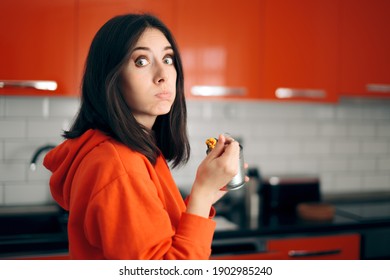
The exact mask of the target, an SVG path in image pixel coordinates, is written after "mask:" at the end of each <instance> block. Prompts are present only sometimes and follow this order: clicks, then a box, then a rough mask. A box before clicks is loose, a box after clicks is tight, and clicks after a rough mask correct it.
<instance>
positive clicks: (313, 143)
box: [303, 139, 331, 155]
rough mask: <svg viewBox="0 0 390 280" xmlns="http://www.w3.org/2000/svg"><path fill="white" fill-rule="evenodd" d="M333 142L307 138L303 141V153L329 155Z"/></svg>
mask: <svg viewBox="0 0 390 280" xmlns="http://www.w3.org/2000/svg"><path fill="white" fill-rule="evenodd" d="M330 151H331V144H330V142H329V141H324V140H317V139H314V140H305V141H303V153H304V154H308V155H329V154H330Z"/></svg>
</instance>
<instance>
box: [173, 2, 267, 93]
mask: <svg viewBox="0 0 390 280" xmlns="http://www.w3.org/2000/svg"><path fill="white" fill-rule="evenodd" d="M175 3H176V5H175V10H176V13H175V16H176V28H175V36H176V39H177V41H178V44H179V47H180V50H181V54H182V60H183V67H184V73H185V90H186V93H187V96H188V97H191V98H197V97H196V96H209V97H210V96H211V97H214V98H215V97H216V98H221V97H223V98H258V96H259V95H260V88H261V85H262V83H263V76H264V74H263V73H262V72H261V70H262V59H263V55H262V53H263V37H264V34H263V29H262V28H263V26H264V24H263V21H264V0H253V1H241V2H239V3H238V2H237V1H234V0H213V1H209V0H196V1H182V0H176V2H175Z"/></svg>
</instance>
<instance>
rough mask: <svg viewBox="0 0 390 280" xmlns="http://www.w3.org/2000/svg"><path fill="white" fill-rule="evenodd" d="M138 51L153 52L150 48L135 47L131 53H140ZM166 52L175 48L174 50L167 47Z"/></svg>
mask: <svg viewBox="0 0 390 280" xmlns="http://www.w3.org/2000/svg"><path fill="white" fill-rule="evenodd" d="M138 50H144V51H151V49H150V48H148V47H142V46H141V47H135V48H134V49H133V50H132V51H131V52H135V51H138ZM166 50H173V48H172V46H166V47H165V48H164V51H166Z"/></svg>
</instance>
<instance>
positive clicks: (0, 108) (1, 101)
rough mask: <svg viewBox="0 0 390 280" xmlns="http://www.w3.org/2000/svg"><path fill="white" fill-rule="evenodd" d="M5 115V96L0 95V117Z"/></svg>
mask: <svg viewBox="0 0 390 280" xmlns="http://www.w3.org/2000/svg"><path fill="white" fill-rule="evenodd" d="M4 116H5V97H2V96H0V118H1V117H4Z"/></svg>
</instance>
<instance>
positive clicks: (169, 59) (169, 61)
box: [163, 55, 173, 65]
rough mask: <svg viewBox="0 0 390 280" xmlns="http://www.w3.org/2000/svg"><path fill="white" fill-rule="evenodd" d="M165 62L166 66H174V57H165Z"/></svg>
mask: <svg viewBox="0 0 390 280" xmlns="http://www.w3.org/2000/svg"><path fill="white" fill-rule="evenodd" d="M163 61H164V63H165V64H168V65H172V64H173V57H172V56H171V55H167V56H166V57H164V60H163Z"/></svg>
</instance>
